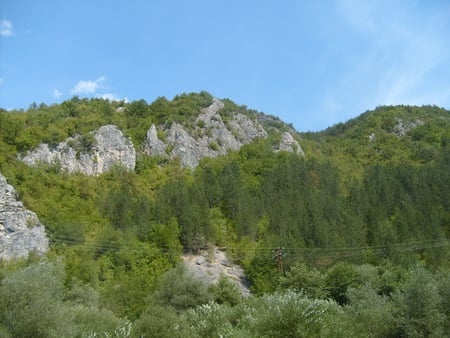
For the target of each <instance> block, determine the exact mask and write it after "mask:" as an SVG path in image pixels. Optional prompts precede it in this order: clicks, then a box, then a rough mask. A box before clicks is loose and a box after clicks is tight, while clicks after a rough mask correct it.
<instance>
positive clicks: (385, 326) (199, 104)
mask: <svg viewBox="0 0 450 338" xmlns="http://www.w3.org/2000/svg"><path fill="white" fill-rule="evenodd" d="M222 102H223V103H224V105H223V107H222V108H221V110H220V111H219V114H220V117H221V119H222V120H223V121H224V123H225V124H227V121H231V120H232V118H233V116H234V115H235V114H237V113H240V114H243V115H245V116H248V117H249V119H252V120H255V121H258V123H260V124H261V126H262V127H263V128H264V129H265V131H266V132H267V137H258V138H255V139H253V140H252V141H251V142H250V143H246V144H243V145H242V146H241V147H240V148H239V149H238V150H232V149H229V151H228V152H227V154H226V155H223V156H217V157H214V158H209V157H205V158H203V159H202V160H201V161H200V162H199V164H198V166H196V167H194V168H190V167H186V166H183V165H182V164H181V163H180V161H179V160H177V159H176V158H167V157H163V156H150V155H148V154H146V153H145V152H144V151H143V143H144V141H145V138H146V135H147V131H148V130H149V128H150V127H151V125H157V126H161V128H162V126H167V127H168V126H170V125H172V124H173V123H179V124H181V125H183V126H184V128H185V129H186V130H193V131H195V130H197V129H196V128H203V127H204V126H203V125H202V123H199V122H198V121H197V120H196V118H197V117H198V115H199V114H200V113H201V112H202V109H205V108H206V107H208V106H210V105H211V104H212V103H213V98H212V96H211V95H210V94H209V93H206V92H201V93H199V94H195V93H191V94H182V95H179V96H177V97H175V98H174V99H173V100H168V99H166V98H158V99H157V100H155V101H154V102H152V103H147V102H145V101H144V100H141V101H134V102H131V103H128V102H117V101H114V102H109V101H107V100H103V99H80V98H77V97H74V98H73V99H71V100H68V101H65V102H63V103H61V104H55V105H52V106H47V105H45V104H41V105H36V104H32V105H31V106H30V108H29V109H28V110H26V111H5V110H0V172H1V173H2V174H3V175H4V176H5V177H6V178H7V180H8V183H9V184H11V185H12V186H14V188H15V189H16V191H17V193H18V196H19V198H20V199H21V201H23V203H24V205H25V206H26V207H27V208H28V209H30V210H32V211H33V212H35V213H36V214H37V216H38V217H39V219H40V222H41V223H42V224H44V225H45V227H46V230H47V234H48V236H49V239H50V251H49V252H48V253H47V255H46V257H39V256H37V255H33V254H30V255H29V257H28V258H27V259H19V260H13V261H1V262H0V264H1V265H0V281H1V284H0V285H1V286H0V299H2V300H3V301H2V302H0V336H2V335H4V336H6V337H30V336H33V337H51V336H55V337H61V336H65V337H88V336H89V337H94V336H107V335H109V336H114V337H127V336H132V337H155V336H158V337H177V336H179V337H216V336H223V337H261V336H266V337H349V336H354V337H443V336H445V334H446V333H448V332H450V319H449V318H450V303H449V299H450V294H449V290H450V284H449V283H450V273H449V268H450V265H449V261H450V260H449V258H450V255H449V254H450V250H449V238H450V189H449V187H450V112H449V111H447V110H445V109H442V108H438V107H434V106H424V107H411V106H393V107H379V108H377V109H375V110H374V111H369V112H366V113H364V114H362V115H360V116H359V117H357V118H355V119H352V120H350V121H347V122H343V123H340V124H338V125H335V126H332V127H330V128H328V129H326V130H324V131H322V132H317V133H297V132H295V131H294V130H293V128H292V126H290V125H287V124H285V123H283V122H282V121H280V120H279V119H278V118H276V117H273V116H266V115H264V114H262V113H260V112H256V111H253V110H250V109H247V107H245V106H240V105H238V104H235V103H234V102H232V101H231V100H228V99H225V100H222ZM108 124H112V125H115V126H117V127H118V128H119V129H120V130H121V131H122V132H123V134H124V135H125V136H126V137H129V138H130V139H131V140H132V143H133V145H134V147H135V149H136V152H137V155H136V166H135V169H134V170H127V169H126V168H124V167H121V166H120V165H117V166H114V167H112V169H111V170H109V171H107V172H104V173H101V174H100V175H96V176H89V175H85V174H83V173H80V172H74V173H69V172H67V171H65V170H63V169H62V168H61V166H59V165H58V164H57V163H55V164H48V163H39V164H37V165H34V166H29V165H27V164H25V163H23V162H22V161H21V160H20V156H21V155H23V154H24V153H25V152H26V151H30V150H33V149H35V148H36V147H38V146H39V145H40V144H42V143H46V144H48V145H49V147H52V146H53V147H55V146H56V145H57V144H59V143H60V142H63V141H64V140H66V139H67V138H69V137H73V136H75V135H78V136H79V137H80V140H81V141H80V142H79V143H77V147H79V151H80V152H82V151H89V149H90V147H92V144H93V142H94V140H93V139H92V136H91V135H92V134H90V132H91V131H93V130H95V129H98V128H99V127H101V126H104V125H108ZM283 132H290V133H291V134H293V135H294V138H295V140H296V141H298V143H299V144H300V145H301V148H302V149H303V152H304V155H301V154H299V153H297V152H295V151H294V152H288V151H278V149H277V145H278V144H279V142H280V139H281V137H282V134H283ZM159 137H160V138H161V139H163V140H164V138H165V137H166V136H165V135H163V133H161V132H159ZM217 146H220V145H216V146H214V145H212V146H211V147H213V148H214V147H217ZM214 246H219V247H223V248H226V252H227V255H228V259H230V260H232V261H233V262H235V263H238V264H240V265H241V266H242V267H243V268H244V271H245V273H246V275H247V278H248V280H249V283H250V289H251V291H252V296H251V297H249V298H248V299H242V297H240V295H239V293H238V292H237V290H236V289H235V288H234V287H233V285H231V284H230V283H229V282H228V281H227V280H226V279H222V280H221V281H220V282H219V284H217V285H213V286H207V285H205V284H203V283H202V281H200V280H196V279H195V277H194V276H192V275H191V274H190V273H189V271H186V269H185V268H184V267H183V266H182V265H180V256H181V254H182V253H183V252H184V253H186V252H196V251H198V250H200V249H206V250H207V249H208V248H212V247H214ZM42 308H46V309H48V311H45V313H42V311H41V310H42Z"/></svg>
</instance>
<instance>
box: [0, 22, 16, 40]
mask: <svg viewBox="0 0 450 338" xmlns="http://www.w3.org/2000/svg"><path fill="white" fill-rule="evenodd" d="M12 35H14V27H13V25H12V23H11V21H9V20H4V19H3V20H1V21H0V36H12Z"/></svg>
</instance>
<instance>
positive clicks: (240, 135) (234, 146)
mask: <svg viewBox="0 0 450 338" xmlns="http://www.w3.org/2000/svg"><path fill="white" fill-rule="evenodd" d="M223 106H224V104H223V103H222V102H221V101H220V100H218V99H214V100H213V103H212V104H211V105H210V106H209V107H207V108H205V109H203V111H202V113H201V114H200V115H199V116H198V117H197V120H196V124H195V126H193V127H191V128H190V129H189V130H188V129H187V128H186V127H185V126H183V125H181V124H179V123H173V124H172V125H171V126H170V127H169V128H166V129H164V130H163V133H164V135H165V140H164V141H163V140H161V139H159V138H158V136H157V131H156V127H155V126H154V125H153V126H151V128H150V129H149V131H148V132H147V139H146V142H145V144H144V146H143V149H144V152H145V153H146V154H147V155H150V156H155V155H162V156H168V157H169V158H176V157H178V158H179V159H180V161H181V164H182V165H184V166H187V167H191V168H193V167H196V166H197V165H198V164H199V162H200V160H201V159H202V158H204V157H216V156H219V155H225V154H227V153H228V152H229V151H230V150H238V149H239V148H240V147H241V146H242V145H244V144H247V143H250V142H252V141H253V140H254V139H256V138H264V137H267V132H266V131H265V130H264V128H263V127H262V126H261V125H260V124H259V123H258V122H257V121H256V120H255V121H253V120H251V119H250V118H249V117H247V116H245V115H243V114H240V113H237V114H233V116H232V117H231V118H230V119H229V121H224V120H223V119H222V116H221V115H220V113H219V111H220V109H221V108H222V107H223Z"/></svg>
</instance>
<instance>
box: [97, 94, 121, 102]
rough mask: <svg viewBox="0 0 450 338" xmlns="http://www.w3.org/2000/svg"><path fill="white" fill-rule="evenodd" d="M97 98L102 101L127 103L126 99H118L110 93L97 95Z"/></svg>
mask: <svg viewBox="0 0 450 338" xmlns="http://www.w3.org/2000/svg"><path fill="white" fill-rule="evenodd" d="M97 97H99V98H101V99H104V100H109V101H122V100H123V101H125V102H128V98H119V97H118V96H117V95H115V94H112V93H104V94H100V95H97Z"/></svg>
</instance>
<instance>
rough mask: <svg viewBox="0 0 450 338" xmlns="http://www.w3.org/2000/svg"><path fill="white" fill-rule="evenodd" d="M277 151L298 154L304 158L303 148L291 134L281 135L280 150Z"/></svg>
mask: <svg viewBox="0 0 450 338" xmlns="http://www.w3.org/2000/svg"><path fill="white" fill-rule="evenodd" d="M274 150H275V151H288V152H291V153H296V154H298V155H301V156H304V155H305V153H304V152H303V149H302V147H301V146H300V144H299V143H298V142H297V140H296V139H294V137H293V136H292V134H291V133H289V132H284V133H283V134H282V135H281V140H280V144H279V146H278V148H276V149H274Z"/></svg>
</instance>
